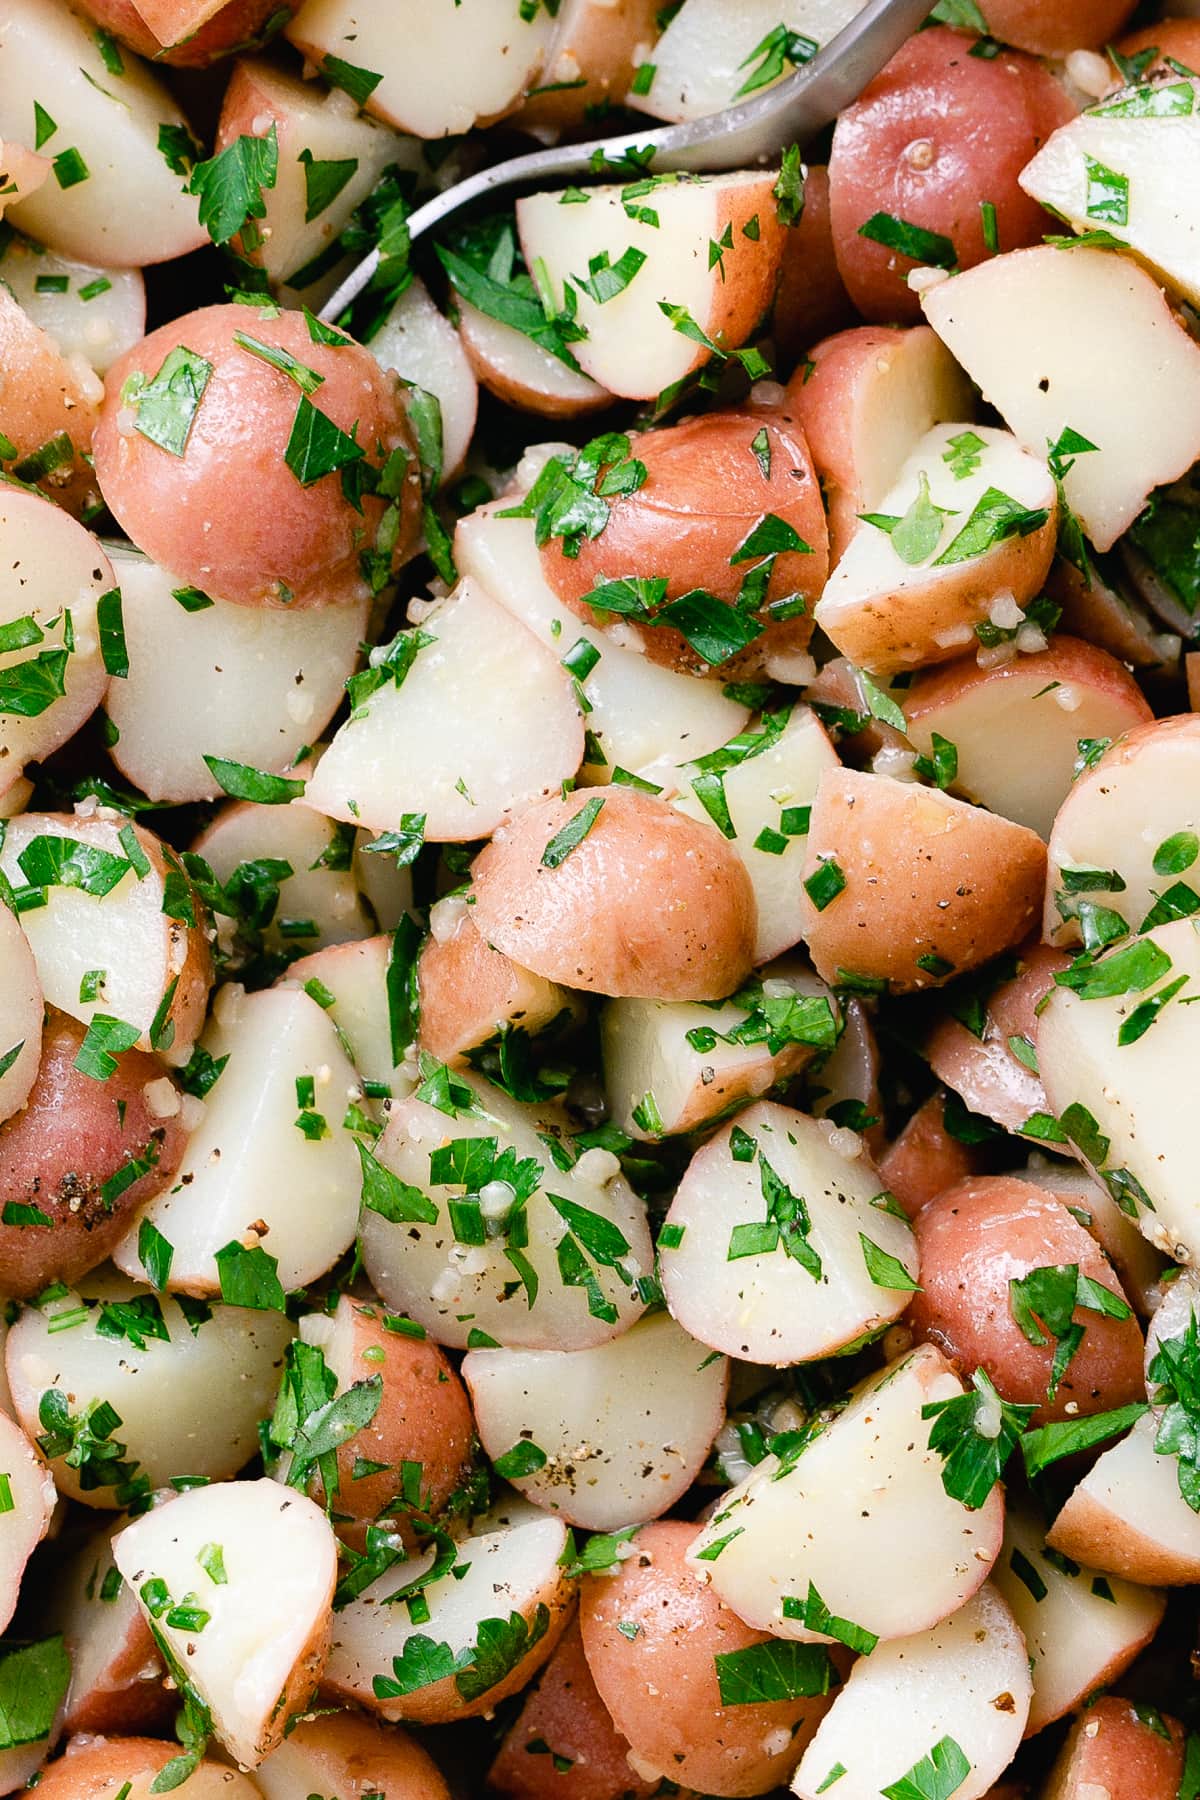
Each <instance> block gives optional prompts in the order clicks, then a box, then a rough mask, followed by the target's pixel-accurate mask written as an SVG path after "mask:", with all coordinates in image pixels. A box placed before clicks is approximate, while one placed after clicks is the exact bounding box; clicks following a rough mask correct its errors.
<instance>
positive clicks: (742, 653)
mask: <svg viewBox="0 0 1200 1800" xmlns="http://www.w3.org/2000/svg"><path fill="white" fill-rule="evenodd" d="M577 348H579V349H582V348H583V346H582V345H579V346H577ZM636 455H637V459H638V461H639V462H640V463H641V464H642V466H643V467H644V468H645V470H646V471H647V475H646V480H645V481H644V482H643V483H642V485H641V486H640V487H639V488H638V489H637V490H636V491H635V492H633V493H630V494H625V495H618V496H617V497H616V498H615V499H613V500H612V501H611V502H609V503H608V518H607V522H606V523H605V525H604V529H603V530H602V531H601V533H600V535H599V536H598V537H596V538H592V539H590V540H585V541H584V543H583V544H582V545H580V546H578V548H577V553H576V554H575V555H568V554H566V551H565V547H564V544H563V542H562V541H561V540H560V539H558V538H551V539H550V541H549V542H548V543H547V544H546V545H545V547H544V548H543V550H542V573H543V574H544V576H545V577H546V580H547V581H548V582H549V584H550V586H551V588H553V589H554V591H555V593H556V594H557V595H558V597H559V598H560V599H561V600H562V601H564V602H565V604H566V605H567V606H568V607H569V608H570V609H571V610H572V611H573V612H575V613H577V614H578V615H579V617H580V618H581V619H583V620H584V621H585V622H586V623H587V624H589V625H592V626H595V627H597V628H599V627H608V628H609V629H610V630H611V632H612V633H613V634H614V635H615V636H616V640H617V642H618V643H621V644H627V643H632V644H633V645H634V646H635V647H637V648H640V649H641V650H642V652H643V654H644V655H645V656H647V657H648V658H649V659H650V660H651V661H653V662H661V663H666V664H667V665H668V666H669V667H672V668H678V669H683V670H686V671H687V672H688V673H689V674H693V675H702V674H708V673H711V672H713V664H712V662H711V660H710V658H708V657H705V656H702V655H701V654H700V652H699V651H698V650H697V649H696V648H695V646H694V644H693V643H691V642H689V640H688V639H687V638H686V637H685V636H684V635H683V633H682V632H681V631H679V630H678V629H677V628H676V627H675V626H674V625H672V624H670V623H667V624H664V625H662V626H658V627H655V626H653V625H651V624H647V623H643V622H641V615H638V616H637V617H635V618H634V619H633V620H632V621H631V620H630V618H629V617H628V615H627V614H624V613H618V614H616V615H615V617H614V615H613V614H612V613H611V612H608V611H606V610H605V608H604V606H603V604H591V603H589V596H590V595H592V594H594V593H596V592H597V591H599V593H600V594H601V595H603V593H604V590H605V586H606V584H607V583H609V582H620V581H628V580H635V579H638V578H645V579H647V580H649V581H651V582H653V581H655V580H659V579H663V578H665V580H666V583H667V585H666V589H665V591H664V593H663V600H664V601H666V602H668V603H669V602H673V601H675V600H678V599H680V598H682V597H683V596H684V595H685V594H689V593H692V592H694V591H695V590H696V589H703V591H704V592H705V593H706V594H710V595H712V596H713V597H714V598H715V599H717V600H720V601H723V602H724V603H725V604H726V605H727V606H730V607H734V606H735V603H738V602H739V597H740V596H741V595H742V593H743V587H744V583H745V582H746V580H747V579H748V572H749V571H750V570H751V569H752V568H753V569H757V568H758V567H759V566H760V565H762V566H764V567H765V570H766V577H767V579H766V585H765V586H764V587H763V589H762V592H761V595H759V596H758V597H757V603H756V605H755V606H754V608H753V610H752V611H751V612H749V613H748V614H746V615H744V617H745V618H750V619H753V621H754V623H755V624H756V625H758V626H759V627H761V630H760V633H759V635H758V637H756V638H755V639H754V640H753V642H752V643H750V644H749V645H747V646H746V647H745V648H744V649H741V650H738V651H735V652H734V653H733V654H731V655H730V656H728V657H726V658H725V659H724V660H723V661H722V662H720V663H719V664H718V665H717V668H718V670H719V672H720V674H721V675H722V676H726V677H728V676H732V675H734V674H738V673H742V672H747V671H751V672H753V671H761V670H762V669H763V668H767V669H768V670H769V669H770V668H771V665H772V663H773V662H774V663H777V664H778V665H779V671H780V675H781V678H783V679H788V676H786V675H784V674H783V670H784V668H785V666H786V663H787V659H788V658H789V657H794V656H796V655H797V654H799V653H802V652H803V651H804V649H805V647H806V645H807V644H808V640H809V638H810V637H811V636H812V616H811V614H812V607H813V605H814V604H815V602H816V600H817V597H818V596H819V595H820V593H821V590H822V588H823V587H824V585H825V578H826V574H827V572H828V564H827V561H826V554H825V550H826V534H825V514H824V510H823V507H822V504H821V490H820V487H819V485H818V483H817V478H816V474H815V472H814V470H813V466H812V461H811V459H810V457H809V454H808V447H807V445H806V444H805V442H804V434H803V432H802V431H801V430H800V429H799V427H798V426H797V425H796V424H795V422H794V420H793V418H792V417H791V415H790V413H789V411H788V410H787V409H786V407H785V406H780V407H762V406H758V407H744V408H740V409H738V410H737V411H728V412H726V411H721V412H713V413H703V414H700V415H699V416H697V417H696V418H692V419H687V420H685V421H684V422H683V424H681V425H670V426H666V427H664V428H662V429H660V430H658V431H652V432H647V433H645V434H644V435H643V436H642V437H640V438H639V439H638V441H637V450H636ZM756 537H761V538H762V541H763V543H764V545H767V546H768V547H769V544H770V543H778V542H782V543H791V544H797V543H798V544H799V548H793V549H790V550H788V549H784V550H782V551H781V552H780V553H778V554H774V553H769V548H764V549H763V550H761V551H760V550H756V549H755V548H754V544H755V539H756ZM800 601H803V603H804V604H803V606H802V607H801V608H800V610H799V611H798V612H796V614H795V616H794V617H793V616H791V610H792V606H793V603H794V602H795V603H798V602H800ZM785 603H786V615H787V616H784V617H783V618H776V617H775V615H774V613H773V611H772V608H773V607H774V606H777V605H780V606H782V605H784V604H785ZM648 610H649V611H650V612H653V613H654V614H655V615H658V613H659V603H656V604H655V605H654V606H653V607H651V608H649V609H648ZM738 611H739V613H740V612H741V607H740V606H739V607H738ZM668 618H669V613H668ZM602 641H603V640H602Z"/></svg>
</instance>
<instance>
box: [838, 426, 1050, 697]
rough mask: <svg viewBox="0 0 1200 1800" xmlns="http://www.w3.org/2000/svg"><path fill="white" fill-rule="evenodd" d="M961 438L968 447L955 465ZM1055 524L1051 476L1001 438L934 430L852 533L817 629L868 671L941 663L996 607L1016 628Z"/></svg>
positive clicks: (985, 429) (1037, 582)
mask: <svg viewBox="0 0 1200 1800" xmlns="http://www.w3.org/2000/svg"><path fill="white" fill-rule="evenodd" d="M964 440H965V441H968V442H970V443H972V444H973V446H974V448H973V450H972V451H971V453H970V454H969V455H967V456H960V455H958V454H957V453H956V451H957V448H958V447H959V446H961V445H962V444H963V442H964ZM1057 516H1058V507H1057V501H1056V498H1055V491H1054V482H1053V479H1052V478H1051V475H1050V472H1049V470H1048V469H1047V468H1046V466H1045V464H1044V463H1043V462H1041V461H1039V460H1038V459H1037V458H1036V457H1034V456H1031V455H1029V454H1028V453H1027V452H1026V451H1024V450H1022V449H1021V447H1020V445H1019V444H1018V443H1017V441H1016V439H1015V438H1014V437H1012V436H1011V435H1010V434H1009V433H1008V432H1006V431H997V430H995V429H994V428H992V427H991V426H987V425H982V426H980V427H979V429H978V430H975V428H974V427H973V426H969V425H955V424H950V425H937V426H935V427H934V428H933V430H932V431H929V432H927V433H926V434H925V436H924V437H923V438H921V439H920V440H919V441H918V442H917V443H916V444H915V445H914V446H913V447H912V448H911V449H910V451H909V453H908V456H907V458H906V460H905V462H904V464H903V466H902V468H901V470H900V472H899V474H898V475H897V477H896V481H895V484H894V486H893V487H892V488H891V489H890V490H889V491H888V493H887V494H885V495H884V497H883V500H882V502H881V505H880V508H879V510H878V512H875V513H872V514H870V515H869V516H868V517H866V518H865V519H864V520H863V521H862V523H861V524H860V525H859V527H858V531H857V532H856V534H855V536H854V537H853V539H852V540H851V542H850V544H849V545H848V547H847V549H846V552H845V554H844V555H843V557H842V559H841V561H840V562H839V563H838V566H837V568H836V569H835V570H834V572H833V574H832V575H831V576H830V578H829V581H828V582H827V584H826V587H825V591H824V593H823V594H822V596H821V599H820V601H819V602H818V604H817V611H816V622H817V624H818V625H819V626H820V627H821V629H822V630H823V631H824V632H825V633H826V634H827V636H829V637H831V638H832V639H833V641H834V643H835V644H836V645H837V647H838V649H839V650H840V651H841V652H842V653H843V655H845V656H848V657H849V658H850V660H851V661H852V662H855V663H860V664H862V665H863V666H864V667H865V668H868V669H870V670H871V671H872V672H874V673H882V674H890V673H892V672H893V671H894V670H896V669H912V668H918V667H920V666H921V665H923V664H925V663H934V662H946V661H947V660H948V659H950V658H951V657H955V656H959V655H961V653H962V651H963V650H964V649H966V648H968V647H970V646H973V645H974V644H975V641H976V627H977V626H979V625H983V624H986V623H987V622H988V621H989V620H990V619H991V615H992V613H993V611H995V609H996V608H997V606H998V605H999V604H1000V603H1001V598H1002V600H1003V604H1004V607H1005V613H1006V615H1007V613H1008V612H1009V611H1013V612H1015V613H1016V615H1017V618H1018V620H1019V617H1020V608H1021V607H1023V606H1025V605H1027V604H1028V602H1029V601H1030V600H1031V599H1033V598H1034V596H1035V595H1036V594H1037V593H1038V592H1039V590H1040V588H1041V585H1042V581H1043V579H1044V578H1045V575H1046V571H1047V569H1048V568H1049V567H1050V559H1051V557H1052V556H1053V554H1054V540H1055V527H1056V521H1057Z"/></svg>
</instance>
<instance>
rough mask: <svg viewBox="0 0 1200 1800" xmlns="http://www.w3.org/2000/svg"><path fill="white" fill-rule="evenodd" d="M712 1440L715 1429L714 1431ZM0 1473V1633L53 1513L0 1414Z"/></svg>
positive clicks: (34, 1467) (16, 1429) (29, 1452)
mask: <svg viewBox="0 0 1200 1800" xmlns="http://www.w3.org/2000/svg"><path fill="white" fill-rule="evenodd" d="M714 1436H715V1427H714ZM0 1470H2V1472H3V1475H4V1494H5V1498H6V1499H7V1501H8V1505H7V1506H6V1508H5V1510H4V1513H3V1515H0V1631H3V1630H7V1628H8V1625H9V1621H10V1620H11V1619H12V1616H13V1613H14V1612H15V1611H16V1609H17V1597H18V1595H19V1593H20V1590H21V1576H22V1574H23V1573H24V1569H25V1564H26V1563H27V1562H28V1561H29V1558H30V1556H31V1555H32V1553H33V1551H34V1548H35V1547H36V1546H37V1545H38V1544H39V1543H40V1542H41V1540H42V1539H43V1538H44V1537H45V1535H46V1533H47V1531H48V1530H49V1527H50V1515H51V1513H52V1512H53V1511H54V1502H55V1492H54V1482H53V1479H52V1478H51V1475H50V1472H49V1470H48V1469H47V1468H46V1465H45V1463H44V1462H43V1461H42V1459H41V1458H40V1457H39V1456H38V1455H37V1453H36V1452H35V1450H34V1448H33V1445H32V1444H31V1443H30V1441H29V1439H28V1438H27V1437H26V1436H25V1433H24V1432H23V1431H22V1429H21V1428H20V1426H19V1425H15V1424H14V1423H13V1421H12V1420H11V1419H10V1418H8V1417H6V1416H5V1415H4V1414H3V1413H0Z"/></svg>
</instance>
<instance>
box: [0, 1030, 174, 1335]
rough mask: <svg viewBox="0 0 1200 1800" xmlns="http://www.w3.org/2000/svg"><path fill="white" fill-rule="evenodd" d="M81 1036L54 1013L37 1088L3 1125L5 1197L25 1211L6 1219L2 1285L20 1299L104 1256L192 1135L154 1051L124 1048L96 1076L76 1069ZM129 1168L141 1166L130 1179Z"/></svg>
mask: <svg viewBox="0 0 1200 1800" xmlns="http://www.w3.org/2000/svg"><path fill="white" fill-rule="evenodd" d="M84 1035H85V1033H84V1027H83V1026H82V1025H81V1024H79V1023H78V1021H77V1020H75V1019H71V1018H68V1017H67V1015H66V1014H65V1013H61V1012H59V1011H58V1010H57V1009H56V1008H54V1007H50V1008H49V1011H48V1016H47V1023H46V1028H45V1031H44V1033H43V1035H42V1055H41V1062H40V1063H39V1065H38V1071H37V1078H36V1080H35V1081H34V1084H33V1089H32V1092H31V1093H30V1095H29V1099H28V1101H27V1102H26V1104H25V1106H24V1108H23V1109H22V1110H21V1111H20V1112H18V1113H17V1114H16V1116H15V1117H14V1118H11V1119H9V1120H8V1121H7V1123H6V1124H5V1125H4V1126H2V1127H0V1201H2V1202H3V1206H4V1210H5V1213H6V1214H8V1213H9V1211H10V1209H12V1212H13V1213H15V1214H16V1216H17V1217H18V1218H26V1217H28V1223H22V1224H17V1223H9V1222H8V1219H7V1218H6V1220H5V1222H4V1223H3V1224H0V1291H2V1292H3V1293H5V1294H10V1295H13V1296H15V1297H16V1298H18V1299H28V1298H30V1297H31V1296H32V1295H34V1294H38V1293H40V1292H41V1290H42V1289H43V1288H44V1287H46V1286H48V1285H49V1284H50V1282H52V1281H66V1282H74V1281H77V1280H78V1279H79V1277H80V1276H81V1275H84V1274H86V1273H87V1271H88V1270H89V1269H94V1268H95V1267H96V1266H97V1264H98V1263H102V1262H103V1261H104V1259H105V1257H106V1256H109V1255H110V1254H111V1253H112V1251H113V1249H114V1248H115V1247H116V1245H117V1243H118V1242H119V1240H120V1239H121V1238H122V1237H123V1236H124V1234H125V1232H126V1231H127V1230H128V1229H129V1225H130V1222H131V1221H132V1220H133V1219H134V1218H135V1217H136V1215H137V1213H138V1210H139V1209H140V1208H141V1207H142V1206H143V1205H144V1204H145V1202H146V1201H147V1200H149V1199H150V1198H151V1197H152V1195H154V1194H157V1193H159V1192H161V1190H162V1189H163V1188H164V1187H166V1186H168V1184H169V1183H170V1181H171V1180H172V1178H173V1176H174V1174H175V1171H176V1169H177V1168H178V1167H179V1163H180V1160H181V1159H182V1156H183V1150H184V1145H185V1143H186V1142H187V1132H186V1130H185V1128H184V1124H183V1119H182V1108H181V1098H180V1095H179V1094H178V1092H177V1091H176V1089H175V1087H174V1086H173V1085H172V1083H171V1081H170V1079H169V1077H168V1076H166V1075H164V1074H163V1070H162V1065H161V1063H160V1062H159V1061H158V1060H157V1058H155V1057H153V1056H149V1055H147V1054H146V1053H145V1052H143V1051H141V1050H126V1051H124V1052H122V1053H121V1054H119V1055H117V1057H116V1064H117V1066H116V1068H115V1069H114V1070H113V1072H112V1074H111V1075H110V1076H109V1078H108V1080H107V1081H96V1080H94V1079H93V1078H92V1077H91V1076H90V1075H86V1074H84V1073H83V1072H82V1071H81V1070H79V1069H78V1068H76V1066H75V1058H76V1056H77V1055H78V1054H79V1049H80V1045H81V1044H82V1043H83V1039H84ZM131 1164H132V1165H136V1166H139V1167H141V1166H143V1165H146V1166H145V1173H143V1174H140V1175H138V1177H137V1178H136V1180H134V1181H133V1182H132V1183H131V1184H130V1185H129V1186H125V1185H124V1181H125V1176H124V1171H125V1170H126V1168H127V1167H129V1166H130V1165H131Z"/></svg>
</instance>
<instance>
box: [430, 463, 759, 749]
mask: <svg viewBox="0 0 1200 1800" xmlns="http://www.w3.org/2000/svg"><path fill="white" fill-rule="evenodd" d="M515 503H516V500H515V497H514V496H509V497H507V498H505V499H504V500H499V501H496V502H495V503H494V504H493V505H489V506H481V507H479V508H478V509H477V510H476V511H475V512H473V513H470V514H468V515H467V517H466V518H465V519H460V520H459V523H458V529H457V531H456V533H455V537H454V558H455V561H456V563H457V564H458V568H459V570H460V571H461V573H462V574H463V575H470V576H473V577H474V579H475V580H476V581H478V582H479V583H480V584H481V586H483V587H484V588H486V589H487V592H488V593H489V594H490V595H491V597H492V599H493V600H498V601H499V603H500V605H501V606H503V607H504V608H505V609H506V611H508V612H510V613H512V614H513V615H514V617H516V618H518V619H520V621H521V623H522V624H523V625H526V626H528V628H529V630H530V631H532V632H533V634H534V636H535V637H537V638H538V639H539V640H540V641H541V642H542V643H543V644H545V645H546V647H547V648H548V649H550V650H552V651H553V652H554V654H555V655H556V656H563V655H565V654H566V653H567V652H568V651H570V650H571V649H572V648H573V647H574V646H575V645H576V644H577V643H579V642H581V641H582V642H583V643H586V644H590V645H591V646H592V648H593V649H594V650H597V651H598V652H599V660H598V661H597V662H596V664H595V666H594V667H593V668H592V670H591V672H590V673H589V675H588V676H587V679H586V680H585V681H583V682H581V683H580V686H581V688H582V690H583V694H584V697H585V698H586V700H587V702H588V705H589V706H590V707H591V711H590V712H589V713H588V716H587V725H588V730H589V731H590V732H591V734H592V736H593V737H594V738H595V739H596V740H597V742H598V743H599V745H600V747H601V749H602V750H603V752H604V754H605V757H606V758H607V761H606V763H605V764H604V767H603V771H601V770H600V769H599V768H598V767H596V766H594V765H592V764H589V765H588V770H589V774H592V773H594V776H595V779H597V780H607V778H608V772H609V771H611V769H612V768H613V767H614V765H619V766H620V767H621V768H623V769H631V770H637V769H643V768H647V767H648V766H649V765H650V764H652V763H656V762H659V761H663V762H669V763H680V762H685V761H686V760H687V759H688V758H689V757H694V756H707V754H708V752H709V751H710V750H716V749H718V748H719V746H720V745H722V744H724V743H727V742H728V741H729V739H730V738H731V737H733V736H734V735H735V734H736V733H737V732H739V731H741V730H742V728H743V727H744V726H745V724H746V721H747V720H748V719H749V717H750V713H749V710H748V708H746V707H744V706H739V705H738V703H737V701H736V700H730V699H729V698H728V697H727V696H726V695H725V694H724V693H723V692H722V690H721V683H720V682H719V681H697V680H696V679H695V678H694V676H691V675H680V674H678V673H677V672H676V671H675V670H674V669H667V668H664V667H663V666H662V665H661V664H660V663H653V662H651V661H650V660H649V658H648V657H646V656H643V655H641V654H640V653H639V652H637V651H634V650H628V649H623V648H622V647H621V646H620V645H619V644H617V643H614V641H613V639H612V638H611V637H610V636H608V635H607V634H606V633H604V632H601V631H597V630H595V629H594V628H593V627H592V626H589V625H585V624H584V623H583V621H582V620H581V619H577V618H576V617H575V615H574V613H572V612H571V610H570V608H569V607H566V606H564V605H563V603H562V601H561V600H559V598H558V596H557V595H556V594H555V593H554V592H553V590H552V589H551V588H550V586H549V585H548V583H547V581H546V577H545V576H544V575H543V573H542V565H541V558H540V556H539V554H538V548H537V543H536V541H535V539H534V532H533V521H532V520H531V519H504V518H501V517H500V513H501V512H502V511H503V510H504V509H505V508H506V507H508V506H510V505H514V504H515Z"/></svg>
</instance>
